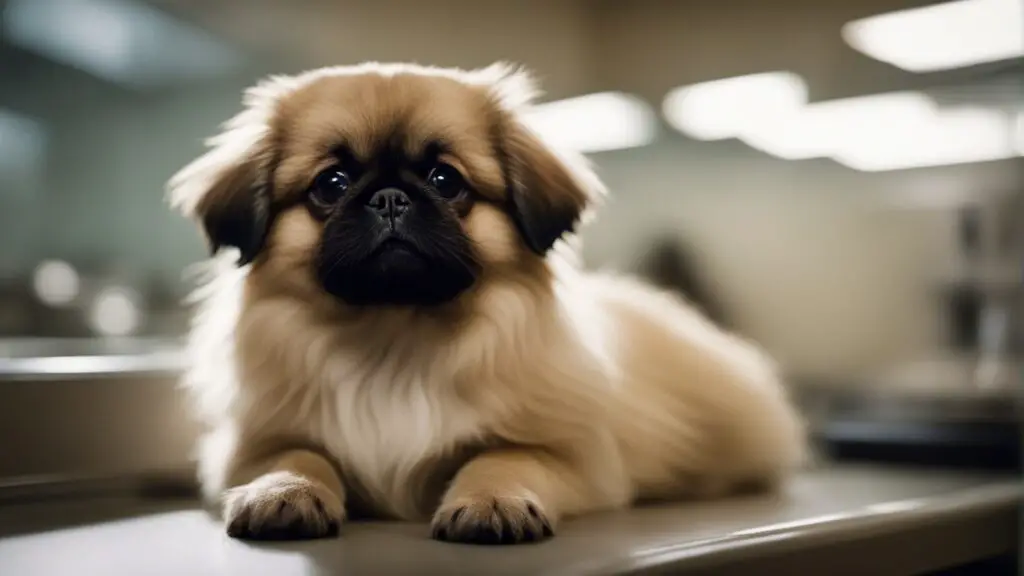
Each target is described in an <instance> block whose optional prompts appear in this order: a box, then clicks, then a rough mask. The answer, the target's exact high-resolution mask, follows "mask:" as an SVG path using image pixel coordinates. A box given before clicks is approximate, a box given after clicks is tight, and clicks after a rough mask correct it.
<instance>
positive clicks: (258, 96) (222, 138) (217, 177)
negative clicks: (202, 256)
mask: <svg viewBox="0 0 1024 576" xmlns="http://www.w3.org/2000/svg"><path fill="white" fill-rule="evenodd" d="M287 80H288V79H285V78H271V79H269V80H266V81H264V82H261V83H260V84H258V85H257V86H255V87H253V88H250V89H249V90H248V91H246V93H245V99H244V104H245V108H244V110H243V111H242V112H240V113H239V114H238V115H236V116H235V117H234V118H232V119H231V120H229V121H228V122H226V123H225V124H224V128H223V130H222V131H221V132H220V133H219V134H217V135H216V136H214V137H213V138H210V139H209V140H208V141H207V145H208V146H209V150H208V151H207V152H206V153H205V154H203V155H202V156H200V157H199V158H196V159H195V160H193V161H192V162H191V163H190V164H188V165H187V166H185V167H184V168H182V169H181V170H180V171H178V173H177V174H175V175H174V176H173V177H171V179H170V181H169V182H168V184H167V196H168V199H169V201H170V204H171V206H172V207H174V208H176V209H177V210H179V211H180V212H182V213H183V214H184V215H185V216H187V217H189V218H192V219H194V220H196V221H197V222H198V223H199V225H200V227H201V228H202V230H203V233H204V236H205V237H206V239H207V242H208V244H209V247H210V251H211V253H216V252H217V251H218V250H220V249H221V248H226V247H233V248H237V249H238V250H239V252H240V257H239V261H238V264H239V266H241V265H244V264H248V263H250V262H252V261H253V260H254V259H255V258H256V256H257V255H258V254H259V253H260V251H261V250H262V249H263V245H264V242H265V240H266V236H267V231H268V229H269V227H270V219H271V213H270V212H271V211H270V208H271V201H272V190H271V187H272V182H271V179H272V170H273V149H272V147H271V145H270V142H269V133H270V118H271V115H272V113H273V108H274V106H275V105H276V102H277V100H278V98H279V96H280V95H281V94H282V93H283V91H284V90H285V89H286V88H287V87H288V81H287Z"/></svg>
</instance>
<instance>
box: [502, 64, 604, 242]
mask: <svg viewBox="0 0 1024 576" xmlns="http://www.w3.org/2000/svg"><path fill="white" fill-rule="evenodd" d="M484 74H489V75H490V78H489V79H490V89H491V93H492V95H494V96H495V100H496V104H497V106H498V108H499V113H498V121H497V122H496V124H497V125H496V127H495V140H496V142H495V145H496V147H497V149H498V151H499V155H500V156H501V158H502V161H503V163H504V167H505V180H506V185H507V189H508V190H507V192H508V201H509V206H510V212H511V215H512V218H513V220H514V221H515V223H516V226H517V227H518V228H519V232H520V234H521V235H522V237H523V241H524V242H525V244H526V245H527V246H528V247H529V248H530V250H532V251H533V252H535V253H537V254H539V255H544V254H546V253H547V251H548V250H550V249H551V248H552V246H554V244H555V242H557V241H558V240H559V239H560V238H562V237H563V236H564V235H566V234H570V233H572V232H575V230H576V227H577V225H578V224H579V222H580V219H581V217H582V216H583V215H584V213H585V212H586V211H587V209H588V208H590V207H591V206H593V205H594V204H596V203H597V202H598V201H599V200H600V199H601V198H602V197H603V196H604V194H605V187H604V184H602V182H601V180H600V179H599V178H598V177H597V175H596V174H595V173H594V171H593V169H592V168H591V167H590V164H589V162H587V160H586V158H584V157H583V156H582V155H581V154H576V153H574V152H570V151H560V150H557V149H556V148H554V147H552V146H549V145H548V144H546V143H545V142H544V141H543V139H542V138H541V137H540V136H539V135H538V134H537V133H536V132H534V131H533V130H532V129H531V128H530V127H529V126H528V125H527V124H526V123H525V122H524V121H523V120H522V119H521V115H520V111H521V109H522V108H523V107H524V106H526V105H528V104H529V103H530V102H531V101H532V99H533V97H534V96H535V95H536V93H537V90H536V87H535V84H534V82H533V80H532V78H531V77H530V75H529V73H527V72H525V71H524V70H522V69H521V68H514V67H510V66H507V65H504V64H498V65H495V66H492V67H490V68H487V69H485V71H484Z"/></svg>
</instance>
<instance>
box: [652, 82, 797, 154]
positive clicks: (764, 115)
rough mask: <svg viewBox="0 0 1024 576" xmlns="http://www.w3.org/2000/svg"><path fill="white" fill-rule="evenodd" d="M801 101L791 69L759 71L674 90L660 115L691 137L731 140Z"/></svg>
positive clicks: (791, 109)
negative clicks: (759, 72)
mask: <svg viewBox="0 0 1024 576" xmlns="http://www.w3.org/2000/svg"><path fill="white" fill-rule="evenodd" d="M805 102H807V86H806V84H805V83H804V80H803V79H802V78H801V77H800V76H798V75H796V74H793V73H792V72H765V73H761V74H751V75H748V76H736V77H733V78H724V79H721V80H712V81H710V82H702V83H700V84H693V85H690V86H683V87H680V88H676V89H674V90H672V91H671V92H669V93H668V95H667V96H665V99H664V101H663V102H662V106H661V107H662V113H663V114H664V116H665V120H666V121H667V122H668V123H669V125H671V126H672V127H673V128H675V129H676V130H679V131H680V132H682V133H684V134H686V135H688V136H690V137H692V138H696V139H697V140H722V139H725V138H735V137H736V136H738V135H739V134H740V133H742V132H744V131H746V130H749V129H751V127H753V126H757V125H760V124H763V123H767V122H772V121H773V119H775V118H779V117H785V116H789V115H791V114H793V113H795V112H796V111H798V110H800V108H802V107H803V105H804V103H805Z"/></svg>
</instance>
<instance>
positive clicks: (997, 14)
mask: <svg viewBox="0 0 1024 576" xmlns="http://www.w3.org/2000/svg"><path fill="white" fill-rule="evenodd" d="M842 36H843V38H844V39H845V40H846V42H847V43H848V44H849V45H850V46H852V47H853V48H854V49H856V50H858V51H860V52H863V53H864V54H866V55H868V56H870V57H872V58H874V59H876V60H880V61H882V62H888V63H889V64H892V65H894V66H897V67H899V68H902V69H904V70H908V71H911V72H932V71H936V70H948V69H952V68H962V67H965V66H972V65H976V64H982V63H985V62H994V61H998V60H1006V59H1010V58H1019V57H1022V56H1024V2H1022V1H1021V0H958V1H955V2H946V3H942V4H936V5H932V6H925V7H922V8H914V9H910V10H901V11H898V12H891V13H888V14H880V15H878V16H872V17H869V18H864V19H862V20H855V21H853V22H849V23H847V24H846V25H844V26H843V28H842Z"/></svg>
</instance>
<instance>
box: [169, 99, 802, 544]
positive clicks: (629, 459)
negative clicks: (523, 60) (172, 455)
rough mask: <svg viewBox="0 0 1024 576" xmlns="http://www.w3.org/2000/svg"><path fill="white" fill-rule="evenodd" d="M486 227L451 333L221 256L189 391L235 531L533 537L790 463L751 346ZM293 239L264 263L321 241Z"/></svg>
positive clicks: (647, 294)
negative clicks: (479, 273) (362, 524)
mask: <svg viewBox="0 0 1024 576" xmlns="http://www.w3.org/2000/svg"><path fill="white" fill-rule="evenodd" d="M506 88H507V87H506ZM502 98H506V99H508V98H512V96H509V95H508V94H502ZM257 132H258V131H257ZM235 148H237V149H239V150H245V149H246V146H244V145H240V144H238V143H236V144H235ZM186 170H187V169H186ZM203 170H206V171H207V172H210V173H212V171H213V170H215V167H214V166H213V165H212V164H211V165H210V166H205V165H204V166H203ZM577 170H579V168H577ZM581 178H583V179H584V180H586V179H588V178H589V179H593V175H592V173H590V172H589V171H587V172H585V173H583V174H582V175H581ZM186 179H187V178H186ZM177 201H178V203H179V204H182V205H185V204H188V202H189V201H190V200H189V199H187V198H184V199H183V198H179V199H178V200H177ZM192 205H193V206H194V205H195V202H194V201H193V203H192ZM479 215H480V218H483V219H480V220H478V221H477V222H478V224H477V225H480V226H482V227H483V228H487V229H489V230H499V232H500V230H504V233H495V234H493V235H492V236H490V237H489V238H490V240H488V241H489V242H491V243H492V245H491V248H490V250H491V254H492V256H494V257H495V259H494V263H493V264H492V267H493V268H495V270H497V269H499V268H500V273H498V272H495V273H493V274H486V273H485V275H484V276H483V277H482V278H481V279H480V280H479V281H478V285H477V286H476V287H475V288H474V290H473V292H472V294H470V295H468V296H467V297H466V302H465V303H464V306H465V308H466V309H467V310H469V312H467V313H466V315H465V317H464V319H463V320H462V321H459V322H452V321H451V319H450V318H446V317H443V316H440V315H438V314H436V313H432V312H430V311H422V310H364V311H352V310H344V309H342V308H341V307H339V306H338V305H337V304H336V303H334V302H333V301H331V299H330V298H329V297H327V296H326V295H324V294H318V293H316V292H315V291H314V292H310V291H305V292H304V291H302V290H300V289H295V290H292V289H290V288H288V286H292V285H293V284H294V285H295V286H305V284H303V280H302V272H301V269H299V268H297V269H296V270H299V271H291V272H288V274H285V273H284V272H282V269H277V268H274V267H273V266H272V265H270V264H266V265H260V264H259V263H257V264H255V265H252V266H247V267H245V268H241V269H239V268H235V267H234V265H233V261H232V260H231V258H230V256H224V257H220V258H217V259H215V260H213V261H212V262H211V264H210V267H209V270H208V271H209V277H208V278H207V281H206V283H205V284H204V286H203V288H201V290H200V291H198V292H197V294H196V304H197V311H196V315H195V322H194V328H193V331H192V334H191V340H190V350H191V353H192V366H191V369H190V370H189V372H188V374H187V376H186V378H185V386H186V388H187V389H188V391H189V392H190V394H191V396H192V397H193V398H194V400H195V401H196V402H195V403H196V409H197V413H198V414H199V415H200V416H201V417H202V419H203V421H204V422H205V423H206V424H207V425H208V427H209V434H208V435H207V436H206V437H205V438H204V440H203V442H202V444H201V449H200V455H199V461H200V474H201V479H202V484H203V488H204V491H205V493H206V495H207V496H208V497H209V498H210V499H211V500H217V499H218V498H221V497H222V495H226V496H225V498H226V503H225V505H226V508H225V515H226V516H228V518H227V519H228V520H229V521H231V516H237V515H238V514H240V512H238V511H239V510H241V509H246V510H249V509H251V510H250V511H249V512H247V513H248V514H251V515H252V518H249V519H248V520H247V521H248V522H250V523H251V522H257V523H258V522H264V521H267V520H266V517H267V516H268V515H272V514H273V509H272V505H273V504H274V503H276V502H286V503H289V504H290V505H291V506H292V508H293V509H292V510H291V512H290V513H291V514H293V515H296V517H298V518H300V521H305V522H306V523H307V524H316V525H317V526H316V527H317V529H316V530H315V532H316V534H317V535H321V534H322V532H323V530H322V528H323V526H321V524H323V522H322V520H323V518H324V517H326V518H327V519H329V520H332V521H333V520H337V521H340V520H341V518H340V515H341V512H340V507H341V506H342V505H348V506H349V507H359V508H361V509H362V510H364V511H367V512H369V513H372V514H375V515H378V516H385V517H393V518H401V519H408V520H424V519H428V518H430V517H431V516H433V517H434V522H435V535H437V534H438V533H439V531H440V533H441V534H442V535H443V536H444V535H447V536H449V537H450V536H451V531H452V530H465V529H466V527H465V526H463V524H465V523H466V522H470V521H476V520H474V514H477V515H478V516H479V518H482V520H479V522H482V523H487V522H492V523H493V522H497V520H494V518H498V517H499V516H502V517H504V518H505V520H506V523H507V524H508V525H509V526H511V528H509V529H511V530H513V531H514V532H515V534H516V535H517V538H521V537H523V535H524V534H526V533H527V532H529V531H531V530H533V531H540V530H542V529H543V530H545V531H547V530H549V529H550V528H551V527H552V526H554V525H556V524H557V522H558V520H559V519H560V518H562V517H565V516H571V515H576V514H581V513H585V512H590V511H594V510H599V509H606V508H614V507H621V506H626V505H629V504H631V503H633V502H635V501H637V500H638V499H650V498H685V497H707V496H715V495H719V494H724V493H726V492H728V491H730V490H734V489H738V488H741V487H743V486H745V485H749V484H772V483H775V482H776V481H778V480H780V479H781V478H783V477H784V476H785V474H787V473H788V472H789V471H791V470H793V469H794V468H795V467H797V466H798V465H800V463H801V462H802V460H803V458H804V438H803V428H802V424H801V422H800V419H799V417H798V415H797V413H796V412H795V410H794V409H793V408H792V407H791V405H790V403H789V402H788V400H787V397H786V393H785V390H784V387H783V385H782V383H781V382H780V379H779V376H778V374H777V371H776V368H775V366H774V365H773V363H772V362H771V360H770V359H769V358H768V357H766V355H765V354H763V353H762V352H761V351H760V350H759V349H758V348H757V347H756V346H755V345H753V344H751V343H748V342H745V341H743V340H742V339H740V338H738V337H736V336H733V335H730V334H727V333H725V332H723V331H722V330H721V329H719V328H718V327H716V326H715V325H713V324H712V323H711V322H709V321H708V320H706V319H705V318H704V317H702V316H701V315H700V314H698V313H697V312H696V311H695V310H694V309H693V308H691V307H690V306H689V305H688V304H686V303H685V302H683V301H682V300H680V299H678V298H676V297H674V296H671V295H668V294H665V293H661V292H658V291H656V290H654V289H653V288H650V287H648V286H646V285H644V284H642V283H640V282H637V281H634V280H630V279H628V278H623V277H618V276H614V275H602V274H594V273H590V272H585V271H583V270H581V269H579V268H578V267H577V265H576V264H575V263H574V262H572V256H573V255H574V253H573V252H572V251H571V250H568V248H567V246H566V245H562V246H561V247H560V249H559V250H555V251H552V252H550V253H549V255H548V256H547V258H545V259H543V260H540V259H538V261H537V262H536V264H535V265H534V266H527V267H520V268H509V267H505V268H502V267H501V265H500V263H501V262H505V263H507V262H508V261H511V260H514V258H513V256H514V254H515V253H516V252H515V250H518V249H519V248H518V247H516V248H513V247H512V245H511V244H510V243H512V242H514V237H513V236H510V235H509V233H508V231H509V230H511V228H508V227H505V228H501V226H500V224H501V218H502V217H501V216H499V215H497V213H495V212H480V213H479ZM292 218H294V219H298V218H300V216H297V215H293V216H292ZM481 222H483V223H485V226H484V225H481V224H479V223H481ZM293 224H296V226H298V225H299V224H301V222H294V223H293ZM467 226H468V228H469V229H470V230H471V233H472V228H473V226H474V224H473V223H472V222H471V223H470V224H468V225H467ZM481 234H482V233H481ZM476 237H478V238H479V237H480V234H476ZM285 240H287V241H285ZM285 240H283V239H281V238H278V239H277V243H276V244H275V245H274V250H278V251H279V253H284V252H285V251H287V250H293V251H295V252H296V253H301V251H302V249H303V247H305V246H306V245H307V244H308V243H309V242H312V241H314V240H315V239H314V238H312V237H311V238H304V237H301V235H298V236H296V235H295V234H293V235H292V236H291V237H289V238H288V239H285ZM288 242H292V244H289V243H288ZM482 245H484V246H485V249H486V247H487V245H486V244H485V243H482ZM563 252H564V253H565V254H567V255H568V257H564V256H565V254H563ZM495 255H496V256H495ZM289 274H291V275H293V276H289V279H288V280H287V282H291V283H292V284H288V283H284V284H282V283H283V282H285V280H283V279H282V278H284V277H285V276H288V275H289ZM282 286H285V287H282ZM282 454H284V455H286V456H280V455H282ZM456 472H457V474H456ZM453 474H455V477H454V480H452V479H451V477H452V475H453ZM449 480H451V483H450V485H448V484H446V483H447V482H448V481H449ZM446 485H447V487H446ZM317 494H319V496H317ZM313 502H319V503H318V504H317V506H318V507H319V508H317V507H314V506H313V504H312V503H313ZM325 510H326V512H325ZM453 510H463V511H464V510H469V512H468V513H462V512H458V513H453V512H452V511H453ZM492 513H493V516H489V515H490V514H492ZM247 518H248V517H247ZM294 520H295V518H290V519H288V521H287V522H285V524H287V523H289V522H293V521H294ZM314 520H315V521H314ZM460 523H461V524H460ZM460 526H461V527H460ZM498 530H499V532H500V527H499V528H498ZM458 538H462V536H459V537H457V538H456V539H458ZM466 538H469V537H468V536H466Z"/></svg>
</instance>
